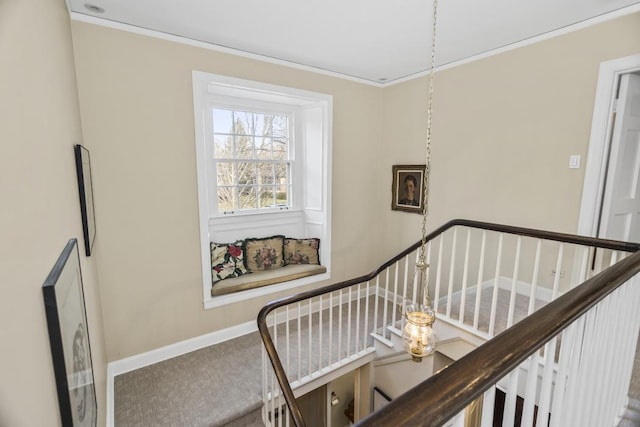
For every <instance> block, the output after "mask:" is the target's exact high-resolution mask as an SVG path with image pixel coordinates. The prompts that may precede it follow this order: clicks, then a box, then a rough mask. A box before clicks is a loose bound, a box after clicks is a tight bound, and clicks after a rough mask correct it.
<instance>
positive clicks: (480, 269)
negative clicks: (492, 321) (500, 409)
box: [473, 230, 495, 413]
mask: <svg viewBox="0 0 640 427" xmlns="http://www.w3.org/2000/svg"><path fill="white" fill-rule="evenodd" d="M486 246H487V230H482V243H481V244H480V259H479V261H478V262H479V265H478V282H477V285H476V305H475V307H474V309H473V329H476V330H477V329H478V321H479V319H480V301H481V299H480V298H481V297H482V284H483V282H484V277H483V275H484V254H485V248H486ZM494 395H495V390H494ZM483 413H484V412H483Z"/></svg>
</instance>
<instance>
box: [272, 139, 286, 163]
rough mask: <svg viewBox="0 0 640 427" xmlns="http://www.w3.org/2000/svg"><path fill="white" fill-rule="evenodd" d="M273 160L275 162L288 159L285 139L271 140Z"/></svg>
mask: <svg viewBox="0 0 640 427" xmlns="http://www.w3.org/2000/svg"><path fill="white" fill-rule="evenodd" d="M273 158H274V159H276V160H288V159H289V150H288V144H287V140H286V139H283V138H273Z"/></svg>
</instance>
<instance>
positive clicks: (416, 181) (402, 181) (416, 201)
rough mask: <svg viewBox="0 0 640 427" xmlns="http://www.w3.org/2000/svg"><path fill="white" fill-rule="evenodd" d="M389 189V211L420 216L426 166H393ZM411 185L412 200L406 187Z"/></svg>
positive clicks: (423, 202)
mask: <svg viewBox="0 0 640 427" xmlns="http://www.w3.org/2000/svg"><path fill="white" fill-rule="evenodd" d="M392 173H393V184H392V187H391V209H392V210H394V211H404V212H412V213H417V214H422V213H423V212H424V208H425V197H424V174H425V173H426V165H393V166H392ZM408 185H413V190H414V191H413V193H412V194H413V198H411V197H410V195H409V193H408V189H407V186H408Z"/></svg>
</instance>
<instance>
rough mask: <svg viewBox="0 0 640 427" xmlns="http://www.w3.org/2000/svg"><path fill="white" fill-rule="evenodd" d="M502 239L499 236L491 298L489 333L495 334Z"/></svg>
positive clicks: (501, 236)
mask: <svg viewBox="0 0 640 427" xmlns="http://www.w3.org/2000/svg"><path fill="white" fill-rule="evenodd" d="M502 239H503V235H502V233H500V237H499V238H498V253H497V255H496V276H495V278H494V280H493V296H492V298H491V317H490V318H489V335H491V336H493V332H494V330H495V327H496V308H497V306H498V281H499V280H500V263H501V262H502Z"/></svg>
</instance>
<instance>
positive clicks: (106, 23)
mask: <svg viewBox="0 0 640 427" xmlns="http://www.w3.org/2000/svg"><path fill="white" fill-rule="evenodd" d="M69 10H70V12H69V16H70V18H71V20H72V21H78V22H85V23H87V24H94V25H99V26H101V27H106V28H113V29H114V30H120V31H126V32H128V33H134V34H140V35H142V36H147V37H153V38H156V39H161V40H167V41H170V42H174V43H180V44H184V45H187V46H194V47H199V48H202V49H207V50H213V51H215V52H220V53H226V54H228V55H234V56H239V57H241V58H249V59H253V60H256V61H262V62H266V63H269V64H276V65H282V66H284V67H289V68H295V69H298V70H303V71H310V72H312V73H316V74H322V75H325V76H330V77H335V78H338V79H342V80H349V81H352V82H356V83H362V84H366V85H369V86H376V87H383V86H384V84H381V83H378V82H375V81H372V80H367V79H363V78H359V77H354V76H350V75H348V74H341V73H337V72H335V71H329V70H324V69H322V68H316V67H311V66H309V65H303V64H298V63H296V62H290V61H285V60H284V59H278V58H272V57H270V56H264V55H260V54H257V53H251V52H245V51H242V50H238V49H232V48H230V47H225V46H220V45H217V44H213V43H208V42H203V41H200V40H193V39H189V38H186V37H180V36H176V35H174V34H167V33H162V32H160V31H155V30H149V29H147V28H142V27H136V26H135V25H129V24H124V23H122V22H115V21H110V20H108V19H103V18H97V17H95V16H90V15H85V14H84V13H78V12H71V9H69Z"/></svg>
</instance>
